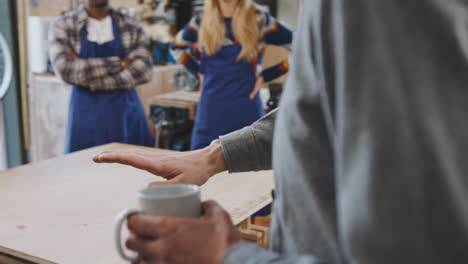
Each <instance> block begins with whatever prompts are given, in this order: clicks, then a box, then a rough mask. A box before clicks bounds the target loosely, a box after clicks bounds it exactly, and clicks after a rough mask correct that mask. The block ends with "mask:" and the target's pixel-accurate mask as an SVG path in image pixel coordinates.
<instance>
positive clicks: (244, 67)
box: [171, 0, 292, 150]
mask: <svg viewBox="0 0 468 264" xmlns="http://www.w3.org/2000/svg"><path fill="white" fill-rule="evenodd" d="M291 42H292V32H291V30H289V29H288V28H286V27H285V26H284V25H283V24H281V23H280V22H278V21H277V20H276V19H275V18H274V17H272V16H271V15H270V14H269V13H266V12H264V11H262V10H261V9H259V8H258V7H257V5H255V4H254V3H253V2H252V1H251V0H207V1H205V7H204V11H203V14H202V15H200V16H195V17H194V18H192V20H191V21H190V22H189V24H188V25H187V26H186V27H185V28H184V29H183V30H181V31H180V32H179V33H178V35H177V37H176V39H175V41H174V42H173V44H172V46H171V54H172V56H173V57H174V58H175V59H176V60H177V61H178V62H179V63H181V64H183V65H185V67H186V68H187V69H188V70H189V71H190V72H191V73H193V74H194V75H200V76H201V78H200V80H201V81H202V92H201V99H200V102H199V104H198V107H197V115H196V118H195V125H194V128H193V132H192V138H191V149H192V150H194V149H201V148H204V147H206V146H208V145H209V144H210V143H211V141H213V140H214V139H217V138H218V137H219V136H221V135H225V134H228V133H230V132H232V131H235V130H238V129H240V128H243V127H245V126H248V125H250V124H252V123H253V122H255V121H256V120H258V119H259V118H261V117H262V116H263V115H264V114H265V110H264V106H263V104H262V101H261V98H260V96H259V95H258V92H259V91H260V89H261V88H262V86H263V85H264V83H265V82H269V81H272V80H274V79H276V78H278V77H280V76H281V75H283V74H285V73H287V72H288V69H289V64H288V61H287V60H285V61H283V62H281V63H280V64H278V65H275V66H273V67H270V68H268V69H266V70H264V71H263V72H261V73H260V74H258V75H257V65H258V63H259V60H261V58H262V57H263V56H262V54H263V49H264V47H265V46H266V45H278V46H282V47H285V48H290V45H291ZM193 45H196V46H197V47H198V48H199V49H200V51H201V59H200V61H198V60H197V59H196V58H195V57H194V56H192V55H191V53H189V52H187V48H189V47H192V46H193Z"/></svg>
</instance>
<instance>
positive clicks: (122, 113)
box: [49, 0, 153, 153]
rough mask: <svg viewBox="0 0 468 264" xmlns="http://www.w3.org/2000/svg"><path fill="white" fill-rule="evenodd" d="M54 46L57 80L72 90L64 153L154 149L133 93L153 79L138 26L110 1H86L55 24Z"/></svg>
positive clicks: (53, 54)
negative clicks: (117, 146) (115, 146)
mask: <svg viewBox="0 0 468 264" xmlns="http://www.w3.org/2000/svg"><path fill="white" fill-rule="evenodd" d="M49 42H50V45H49V46H50V48H49V54H50V57H51V61H52V63H53V65H54V67H55V70H56V72H57V74H58V75H59V76H60V77H61V78H62V79H63V80H64V81H65V82H67V83H69V84H71V85H73V91H72V95H71V100H70V109H69V116H68V127H67V137H66V149H65V152H66V153H69V152H74V151H78V150H82V149H85V148H90V147H94V146H98V145H103V144H107V143H111V142H120V143H129V144H135V145H142V146H153V139H152V137H151V132H150V129H149V125H148V122H147V120H146V117H145V113H144V111H143V107H142V105H141V102H140V99H139V97H138V94H137V92H136V90H135V88H134V87H135V86H136V85H139V84H143V83H146V82H148V81H149V80H150V79H151V76H152V59H151V52H150V51H149V48H148V44H147V39H146V36H145V34H144V32H143V30H142V28H141V26H140V25H139V23H138V22H137V21H136V20H135V19H133V18H130V17H128V16H126V15H124V14H122V13H120V12H118V11H116V10H113V9H111V8H110V7H109V1H108V0H87V1H86V4H85V6H81V7H79V8H78V10H76V11H73V12H69V13H67V14H65V15H64V16H62V17H61V18H59V19H58V20H57V21H56V22H55V23H54V25H53V27H52V28H51V30H50V33H49Z"/></svg>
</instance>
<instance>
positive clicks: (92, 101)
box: [65, 19, 153, 153]
mask: <svg viewBox="0 0 468 264" xmlns="http://www.w3.org/2000/svg"><path fill="white" fill-rule="evenodd" d="M112 28H113V31H114V40H113V41H111V42H107V43H104V44H98V43H96V42H90V41H88V38H87V36H88V32H87V27H86V26H84V27H83V29H82V31H81V40H80V41H81V52H80V57H81V58H105V57H111V56H119V57H120V58H124V57H125V51H124V48H123V45H122V40H121V38H120V31H119V28H118V24H117V23H116V21H115V20H114V19H113V20H112ZM111 142H119V143H127V144H133V145H141V146H153V139H152V137H151V133H150V129H149V126H148V122H147V121H146V118H145V113H144V111H143V107H142V106H141V102H140V99H139V97H138V94H137V92H136V90H135V88H132V89H129V90H118V91H96V92H92V91H90V90H89V89H88V88H83V87H80V86H76V85H75V86H73V91H72V95H71V99H70V108H69V113H68V126H67V137H66V146H65V153H70V152H74V151H78V150H82V149H86V148H90V147H94V146H99V145H103V144H107V143H111Z"/></svg>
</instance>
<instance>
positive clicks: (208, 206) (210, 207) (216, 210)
mask: <svg viewBox="0 0 468 264" xmlns="http://www.w3.org/2000/svg"><path fill="white" fill-rule="evenodd" d="M202 211H203V216H204V217H206V218H216V217H229V214H228V213H227V212H226V211H225V210H224V209H223V207H221V205H219V204H218V203H217V202H215V201H206V202H203V203H202Z"/></svg>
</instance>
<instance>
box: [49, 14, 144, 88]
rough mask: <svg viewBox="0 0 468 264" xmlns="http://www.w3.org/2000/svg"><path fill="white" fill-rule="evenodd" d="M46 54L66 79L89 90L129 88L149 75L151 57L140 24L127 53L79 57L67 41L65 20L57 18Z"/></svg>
mask: <svg viewBox="0 0 468 264" xmlns="http://www.w3.org/2000/svg"><path fill="white" fill-rule="evenodd" d="M49 55H50V58H51V61H52V63H53V64H54V66H55V70H56V72H57V74H58V75H59V76H60V77H61V78H62V79H63V80H64V81H65V82H67V83H69V84H75V85H80V86H85V87H89V88H90V89H91V90H116V89H129V88H132V87H134V86H136V85H138V84H142V83H145V82H148V81H149V80H150V79H151V76H152V74H151V69H152V67H151V66H152V60H151V53H150V51H149V49H148V46H147V40H146V36H145V35H144V33H143V31H142V29H141V28H139V29H138V31H137V38H136V40H135V41H134V44H133V46H132V47H130V49H129V52H128V54H127V57H126V58H125V59H121V58H119V57H118V56H113V57H107V58H88V59H82V58H79V57H78V56H77V55H76V54H75V53H74V51H73V48H72V47H71V46H70V44H69V35H68V34H67V30H66V26H65V23H63V20H62V19H59V20H58V21H57V22H56V23H54V25H53V27H52V29H51V31H50V32H49Z"/></svg>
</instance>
